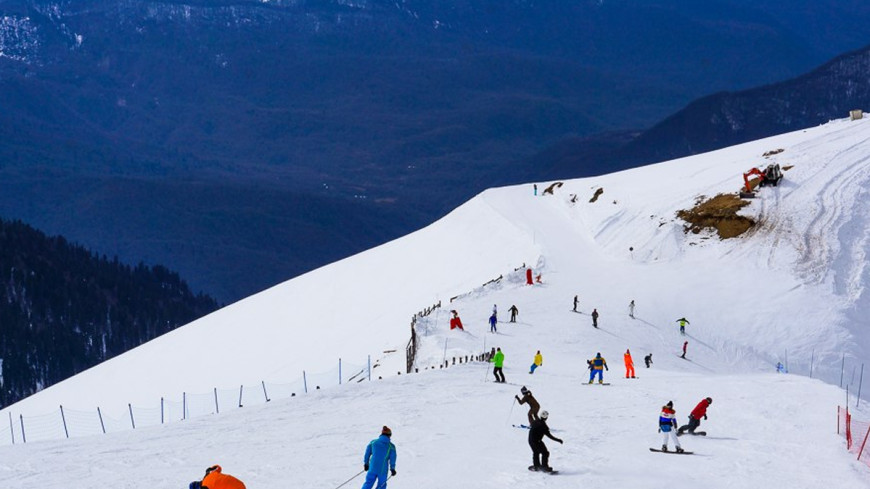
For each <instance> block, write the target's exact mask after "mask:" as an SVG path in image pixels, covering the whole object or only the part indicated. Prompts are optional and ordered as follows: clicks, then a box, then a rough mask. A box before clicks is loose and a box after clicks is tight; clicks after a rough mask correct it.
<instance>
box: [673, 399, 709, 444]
mask: <svg viewBox="0 0 870 489" xmlns="http://www.w3.org/2000/svg"><path fill="white" fill-rule="evenodd" d="M710 404H713V399H712V398H709V397H708V398H705V399H701V402H699V403H698V405H697V406H695V409H693V410H692V413H691V414H689V424H687V425H683V426H680V429H679V430H677V435H682V434H683V433H685V432H686V431H688V432H689V433H691V434H693V435H694V434H695V430H696V429H697V428H698V426H701V418H704V419H707V408H708V407H710Z"/></svg>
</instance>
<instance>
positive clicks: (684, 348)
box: [680, 341, 689, 358]
mask: <svg viewBox="0 0 870 489" xmlns="http://www.w3.org/2000/svg"><path fill="white" fill-rule="evenodd" d="M688 346H689V342H688V341H684V342H683V354H682V355H680V358H686V348H688Z"/></svg>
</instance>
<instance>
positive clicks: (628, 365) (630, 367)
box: [623, 349, 635, 379]
mask: <svg viewBox="0 0 870 489" xmlns="http://www.w3.org/2000/svg"><path fill="white" fill-rule="evenodd" d="M623 359H624V360H625V378H626V379H627V378H629V375H630V376H631V377H630V378H632V379H633V378H635V377H634V360H632V359H631V352H630V351H628V349H626V350H625V355H623Z"/></svg>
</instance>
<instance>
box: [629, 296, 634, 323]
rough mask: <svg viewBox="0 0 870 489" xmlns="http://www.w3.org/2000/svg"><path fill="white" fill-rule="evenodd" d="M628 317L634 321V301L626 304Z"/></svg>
mask: <svg viewBox="0 0 870 489" xmlns="http://www.w3.org/2000/svg"><path fill="white" fill-rule="evenodd" d="M628 317H630V318H631V319H634V299H632V300H631V302H629V303H628Z"/></svg>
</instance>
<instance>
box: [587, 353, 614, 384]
mask: <svg viewBox="0 0 870 489" xmlns="http://www.w3.org/2000/svg"><path fill="white" fill-rule="evenodd" d="M587 363H589V364H590V369H591V372H590V373H589V383H590V384H591V383H592V380H593V379H595V375H596V374H598V383H599V384H603V383H604V370H610V368H608V367H607V360H605V359H604V358H603V357H602V356H601V352H598V353H596V354H595V358H593V359H592V360H588V361H587Z"/></svg>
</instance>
